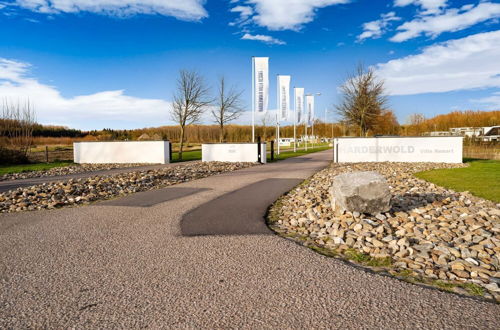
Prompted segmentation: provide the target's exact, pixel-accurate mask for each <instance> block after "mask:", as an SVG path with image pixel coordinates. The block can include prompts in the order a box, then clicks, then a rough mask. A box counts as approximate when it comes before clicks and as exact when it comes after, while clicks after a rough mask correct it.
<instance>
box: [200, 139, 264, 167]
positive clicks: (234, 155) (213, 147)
mask: <svg viewBox="0 0 500 330" xmlns="http://www.w3.org/2000/svg"><path fill="white" fill-rule="evenodd" d="M260 151H261V155H262V163H266V144H265V143H262V144H261V146H260ZM201 159H202V161H204V162H211V161H218V162H257V161H258V149H257V143H207V144H202V145H201Z"/></svg>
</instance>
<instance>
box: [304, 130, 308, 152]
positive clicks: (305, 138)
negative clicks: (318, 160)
mask: <svg viewBox="0 0 500 330" xmlns="http://www.w3.org/2000/svg"><path fill="white" fill-rule="evenodd" d="M304 130H305V134H304V142H305V145H306V151H307V140H308V138H307V123H305V124H304Z"/></svg>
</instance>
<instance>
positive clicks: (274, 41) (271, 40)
mask: <svg viewBox="0 0 500 330" xmlns="http://www.w3.org/2000/svg"><path fill="white" fill-rule="evenodd" d="M241 39H242V40H256V41H261V42H264V43H266V44H272V45H286V42H284V41H283V40H279V39H276V38H273V37H271V36H268V35H263V34H255V35H254V34H250V33H245V34H244V35H243V36H242V37H241Z"/></svg>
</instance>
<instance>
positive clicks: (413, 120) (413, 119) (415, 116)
mask: <svg viewBox="0 0 500 330" xmlns="http://www.w3.org/2000/svg"><path fill="white" fill-rule="evenodd" d="M406 122H407V124H408V125H415V126H416V125H420V124H423V123H424V122H425V116H424V115H423V114H421V113H412V114H411V115H409V116H408V118H407V120H406Z"/></svg>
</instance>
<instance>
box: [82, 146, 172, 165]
mask: <svg viewBox="0 0 500 330" xmlns="http://www.w3.org/2000/svg"><path fill="white" fill-rule="evenodd" d="M169 144H170V142H168V141H116V142H75V143H73V158H74V162H75V163H77V164H116V163H122V164H123V163H125V164H129V163H130V164H133V163H136V164H138V163H144V164H146V163H149V164H168V163H169V160H170V155H169V154H170V152H169V148H170V146H169Z"/></svg>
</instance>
